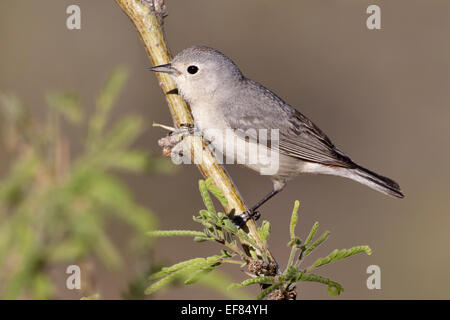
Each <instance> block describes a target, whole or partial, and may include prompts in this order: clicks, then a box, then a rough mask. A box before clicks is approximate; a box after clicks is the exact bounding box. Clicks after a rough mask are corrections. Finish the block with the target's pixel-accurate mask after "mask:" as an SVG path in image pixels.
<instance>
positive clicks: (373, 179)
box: [348, 165, 404, 198]
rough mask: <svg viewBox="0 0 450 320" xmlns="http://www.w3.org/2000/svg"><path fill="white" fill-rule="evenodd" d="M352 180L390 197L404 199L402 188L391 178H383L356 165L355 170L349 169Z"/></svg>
mask: <svg viewBox="0 0 450 320" xmlns="http://www.w3.org/2000/svg"><path fill="white" fill-rule="evenodd" d="M348 171H349V173H350V175H349V176H348V177H349V178H350V179H353V180H355V181H358V182H360V183H362V184H365V185H366V186H368V187H370V188H372V189H374V190H377V191H379V192H382V193H384V194H387V195H389V196H393V197H397V198H403V197H404V195H403V193H402V192H401V190H400V186H399V185H398V184H397V183H396V182H395V181H394V180H391V179H389V178H386V177H383V176H381V175H379V174H377V173H375V172H373V171H370V170H368V169H366V168H363V167H361V166H358V165H356V168H354V169H348Z"/></svg>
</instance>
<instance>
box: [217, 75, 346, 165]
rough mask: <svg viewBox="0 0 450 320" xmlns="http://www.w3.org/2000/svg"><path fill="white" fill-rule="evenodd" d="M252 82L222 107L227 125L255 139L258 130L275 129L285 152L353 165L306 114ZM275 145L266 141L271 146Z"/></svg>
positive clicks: (305, 157)
mask: <svg viewBox="0 0 450 320" xmlns="http://www.w3.org/2000/svg"><path fill="white" fill-rule="evenodd" d="M251 85H252V86H251V87H250V90H249V92H248V94H247V95H246V96H245V99H239V98H235V99H230V101H229V103H227V106H226V107H225V108H223V112H225V119H226V121H227V123H228V125H229V126H230V127H231V128H232V129H234V130H236V132H237V133H238V134H239V133H240V134H241V135H243V136H245V137H247V138H251V139H254V140H256V141H257V140H258V137H257V136H252V134H255V132H257V130H259V129H267V130H272V129H278V130H279V143H278V150H279V151H280V152H281V153H283V154H285V155H288V156H291V157H294V158H297V159H301V160H304V161H311V162H315V163H320V164H325V165H330V166H339V167H345V168H350V167H353V166H354V163H353V162H352V160H351V159H350V158H349V157H347V156H346V155H345V154H343V153H342V152H341V151H339V150H338V149H337V148H336V147H335V146H334V145H333V143H332V142H331V140H330V139H329V138H328V137H327V136H326V135H325V133H323V132H322V130H320V129H319V128H318V127H317V126H316V125H315V124H314V123H313V122H312V121H311V120H309V119H308V118H307V117H306V116H304V115H303V114H301V113H300V112H299V111H298V110H296V109H294V108H292V107H291V106H289V105H288V104H286V103H285V102H284V101H283V100H281V98H279V97H278V96H276V95H275V94H274V93H273V92H271V91H270V90H268V89H266V88H264V87H263V86H261V85H259V84H258V83H254V82H251ZM255 129H256V131H255ZM275 145H276V144H274V143H268V146H269V147H271V148H274V146H275Z"/></svg>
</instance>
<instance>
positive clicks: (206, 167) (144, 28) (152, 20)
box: [116, 0, 273, 261]
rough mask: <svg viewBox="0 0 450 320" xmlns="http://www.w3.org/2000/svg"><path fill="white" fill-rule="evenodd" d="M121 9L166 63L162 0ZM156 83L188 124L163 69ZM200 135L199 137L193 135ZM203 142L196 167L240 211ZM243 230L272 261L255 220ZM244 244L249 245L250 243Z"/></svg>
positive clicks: (136, 1) (133, 0)
mask: <svg viewBox="0 0 450 320" xmlns="http://www.w3.org/2000/svg"><path fill="white" fill-rule="evenodd" d="M116 1H117V3H118V4H119V5H120V7H121V8H122V9H123V11H124V12H125V13H126V14H127V15H128V17H129V18H130V19H131V20H132V22H133V23H134V25H135V27H136V29H137V31H138V33H139V35H140V37H141V39H142V41H143V43H144V45H145V49H146V51H147V54H148V56H149V57H150V59H151V61H152V63H153V65H161V64H166V63H169V62H170V61H171V60H172V58H171V55H170V52H169V48H168V47H167V44H166V40H165V37H164V31H163V28H162V22H163V18H164V16H166V15H167V13H166V7H165V5H164V1H163V0H116ZM156 76H157V77H158V80H159V85H160V87H161V89H162V90H163V92H164V95H165V97H166V100H167V104H168V105H169V110H170V112H171V114H172V118H173V122H174V125H175V127H177V128H179V127H180V124H185V123H186V124H192V123H193V118H192V115H191V112H190V110H189V107H188V105H187V104H186V102H185V101H184V100H183V99H182V98H181V97H180V96H179V95H177V94H170V92H171V91H173V90H174V89H175V88H176V86H175V83H174V82H173V80H172V79H171V78H170V76H169V75H167V74H164V73H157V74H156ZM195 138H197V139H202V138H201V137H195ZM185 140H186V142H187V143H190V144H191V146H189V147H190V148H189V149H188V150H193V148H194V138H192V139H185ZM201 143H202V144H201V145H202V146H203V147H202V148H201V149H200V150H198V148H196V149H197V150H196V152H195V153H194V156H195V157H196V158H197V157H200V159H201V161H200V162H198V161H196V162H195V163H199V164H197V167H198V169H199V170H200V172H201V173H202V175H203V176H204V177H205V178H211V179H212V180H213V182H214V184H215V185H216V186H218V187H219V188H220V189H222V191H223V193H224V195H225V197H226V198H227V200H228V205H227V206H224V209H225V210H226V212H231V211H232V209H235V211H236V213H237V214H242V212H244V211H245V210H246V207H245V204H244V202H243V200H242V198H241V196H240V194H239V192H238V191H237V188H236V186H235V185H234V183H233V182H232V180H231V178H230V177H229V175H228V174H227V173H226V171H225V169H224V168H223V167H222V166H221V165H220V164H219V162H218V161H217V159H216V158H215V156H214V155H213V153H212V152H211V150H210V149H209V148H208V147H206V144H205V142H204V141H201ZM244 231H245V232H246V233H248V235H249V237H251V238H252V239H253V240H254V241H256V243H258V245H259V247H260V248H262V250H263V252H258V254H259V255H263V256H266V257H268V259H269V260H271V261H273V258H272V256H271V254H270V252H269V250H268V248H267V246H266V244H265V243H264V241H262V240H261V238H260V236H259V234H258V231H257V227H256V224H255V222H254V221H253V220H252V219H250V220H248V221H247V223H246V226H245V228H244ZM247 246H249V247H251V245H248V244H247Z"/></svg>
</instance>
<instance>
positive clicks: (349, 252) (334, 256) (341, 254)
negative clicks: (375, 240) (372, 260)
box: [306, 246, 372, 271]
mask: <svg viewBox="0 0 450 320" xmlns="http://www.w3.org/2000/svg"><path fill="white" fill-rule="evenodd" d="M361 252H365V253H367V254H368V255H371V254H372V250H371V249H370V247H369V246H357V247H353V248H350V249H341V250H337V249H336V250H334V251H333V252H331V253H330V254H329V255H328V256H326V257H325V258H319V259H317V260H316V262H314V263H313V265H312V266H310V267H308V268H307V269H306V270H308V271H309V270H312V269H315V268H317V267H320V266H323V265H325V264H328V263H332V262H335V261H337V260H340V259H344V258H347V257H350V256H353V255H355V254H358V253H361Z"/></svg>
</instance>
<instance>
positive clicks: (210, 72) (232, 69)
mask: <svg viewBox="0 0 450 320" xmlns="http://www.w3.org/2000/svg"><path fill="white" fill-rule="evenodd" d="M150 70H152V71H155V72H164V73H168V74H169V75H170V76H171V77H172V78H173V80H174V81H175V83H176V85H177V87H178V91H179V93H180V94H181V96H182V97H183V98H184V99H186V100H187V101H188V102H190V103H192V102H195V101H208V100H211V99H213V98H214V97H216V96H218V95H226V94H228V92H231V90H232V89H233V88H234V87H235V86H236V85H238V84H239V82H240V81H241V80H242V79H243V76H242V73H241V71H240V70H239V68H238V67H237V66H236V64H234V62H233V61H232V60H231V59H230V58H228V57H227V56H225V55H223V54H222V53H220V52H219V51H217V50H215V49H212V48H208V47H204V46H195V47H191V48H188V49H185V50H183V51H181V52H180V53H179V54H178V55H177V56H176V57H175V58H174V59H173V60H172V61H171V62H170V63H168V64H165V65H160V66H155V67H153V68H150Z"/></svg>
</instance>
